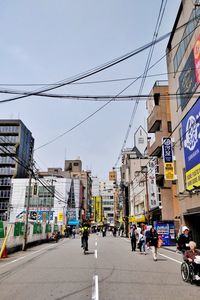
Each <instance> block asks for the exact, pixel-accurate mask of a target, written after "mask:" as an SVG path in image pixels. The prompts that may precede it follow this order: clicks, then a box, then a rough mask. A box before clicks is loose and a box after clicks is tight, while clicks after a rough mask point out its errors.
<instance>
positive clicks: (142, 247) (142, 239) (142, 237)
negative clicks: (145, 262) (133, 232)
mask: <svg viewBox="0 0 200 300" xmlns="http://www.w3.org/2000/svg"><path fill="white" fill-rule="evenodd" d="M138 243H139V249H140V253H141V254H142V253H144V254H145V255H146V247H145V246H146V241H145V232H144V230H143V229H142V230H141V231H140V233H139V237H138Z"/></svg>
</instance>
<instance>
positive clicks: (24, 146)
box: [0, 120, 34, 220]
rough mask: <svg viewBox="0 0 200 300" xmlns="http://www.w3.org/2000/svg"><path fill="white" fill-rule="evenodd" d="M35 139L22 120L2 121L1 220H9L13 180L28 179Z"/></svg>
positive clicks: (0, 138) (0, 133) (0, 152)
mask: <svg viewBox="0 0 200 300" xmlns="http://www.w3.org/2000/svg"><path fill="white" fill-rule="evenodd" d="M33 146H34V139H33V137H32V133H31V132H30V130H29V129H28V128H27V127H26V126H25V125H24V123H23V122H22V121H21V120H0V220H7V219H8V211H9V198H10V190H11V179H12V178H26V177H27V176H28V171H27V168H28V167H29V166H30V160H31V156H32V152H33Z"/></svg>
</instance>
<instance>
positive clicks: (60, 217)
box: [58, 212, 64, 221]
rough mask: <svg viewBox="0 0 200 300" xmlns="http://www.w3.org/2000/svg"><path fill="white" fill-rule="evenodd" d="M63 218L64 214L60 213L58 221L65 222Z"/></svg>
mask: <svg viewBox="0 0 200 300" xmlns="http://www.w3.org/2000/svg"><path fill="white" fill-rule="evenodd" d="M63 217H64V215H63V212H59V213H58V221H63Z"/></svg>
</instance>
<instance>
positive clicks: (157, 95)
mask: <svg viewBox="0 0 200 300" xmlns="http://www.w3.org/2000/svg"><path fill="white" fill-rule="evenodd" d="M153 97H154V102H155V105H159V101H160V93H155V94H154V95H153Z"/></svg>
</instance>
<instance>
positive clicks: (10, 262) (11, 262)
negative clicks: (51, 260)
mask: <svg viewBox="0 0 200 300" xmlns="http://www.w3.org/2000/svg"><path fill="white" fill-rule="evenodd" d="M54 246H55V245H51V246H48V247H45V248H42V249H40V250H37V251H34V252H32V253H29V254H27V255H25V256H22V257H19V258H16V259H14V260H12V261H9V262H7V263H5V264H4V265H0V269H1V268H4V267H6V266H8V265H11V264H13V263H15V262H18V261H20V260H22V259H24V258H26V257H28V256H31V255H33V254H36V253H39V252H42V251H44V250H46V249H50V248H53V247H54Z"/></svg>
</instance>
